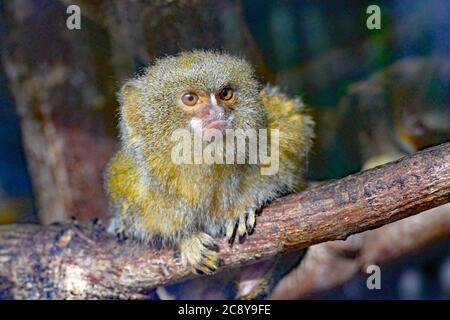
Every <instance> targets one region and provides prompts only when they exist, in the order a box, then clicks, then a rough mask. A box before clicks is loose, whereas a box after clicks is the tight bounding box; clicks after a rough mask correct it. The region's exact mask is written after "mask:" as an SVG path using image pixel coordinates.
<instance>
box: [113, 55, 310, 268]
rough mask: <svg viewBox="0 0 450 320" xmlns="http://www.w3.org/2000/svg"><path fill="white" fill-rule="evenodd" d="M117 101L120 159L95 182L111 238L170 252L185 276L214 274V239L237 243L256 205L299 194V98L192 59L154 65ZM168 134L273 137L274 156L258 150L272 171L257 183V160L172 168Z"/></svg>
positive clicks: (223, 64) (247, 71) (306, 120)
mask: <svg viewBox="0 0 450 320" xmlns="http://www.w3.org/2000/svg"><path fill="white" fill-rule="evenodd" d="M119 100H120V101H119V102H120V117H119V130H120V149H119V151H118V152H117V153H116V154H115V155H114V157H113V158H112V159H111V161H110V163H109V164H108V167H107V169H106V174H105V180H106V189H107V192H108V195H109V198H110V206H111V209H112V210H113V212H114V219H113V228H114V230H115V232H121V233H123V234H125V235H126V236H128V237H131V238H134V239H136V240H138V241H140V242H143V243H145V244H152V245H159V246H176V247H178V249H179V251H180V254H181V259H182V261H183V263H185V264H186V265H187V266H188V267H189V268H190V269H191V270H192V271H196V272H203V273H211V272H214V271H215V270H216V268H217V264H218V258H217V257H218V256H217V248H216V244H215V240H214V237H217V236H219V235H226V236H227V237H228V238H229V239H230V240H231V241H233V239H234V238H235V237H237V236H239V238H240V239H243V238H244V237H245V235H246V234H249V233H250V232H251V231H252V229H253V227H254V225H255V219H256V214H255V212H256V211H257V210H258V209H259V208H260V207H261V206H262V205H263V204H264V203H266V202H267V201H270V200H272V199H274V198H276V197H277V196H280V195H281V194H286V193H289V192H293V191H297V190H298V189H299V188H301V187H302V171H303V169H304V164H305V158H306V155H307V153H308V151H309V149H310V146H311V141H312V136H313V120H312V119H311V117H310V116H309V115H307V114H306V113H305V108H304V106H303V104H302V102H301V100H300V99H299V98H296V99H290V98H288V97H287V96H286V95H284V94H281V93H280V92H279V91H278V89H277V88H275V87H269V86H268V87H265V88H263V87H262V86H261V85H260V84H259V83H258V81H257V80H256V78H255V75H254V71H253V69H252V67H251V66H250V65H249V64H248V63H247V62H246V61H244V60H242V59H240V58H236V57H232V56H230V55H227V54H223V53H218V52H213V51H193V52H183V53H180V54H178V55H176V56H170V57H165V58H162V59H159V60H157V61H156V62H155V63H153V65H151V66H150V67H148V68H147V69H146V70H145V72H144V73H143V74H142V75H140V76H138V77H136V78H134V79H131V80H129V81H127V82H126V83H125V84H124V86H123V87H122V89H121V91H120V94H119ZM177 129H185V130H187V132H189V133H190V134H192V136H198V135H202V133H204V132H205V131H206V130H209V129H214V130H215V132H217V131H218V132H220V133H225V132H228V131H229V130H236V129H242V130H247V129H251V130H260V129H267V130H268V132H269V135H270V132H271V131H272V130H274V129H276V130H277V132H278V133H279V140H278V149H274V150H272V149H270V147H268V149H270V150H271V155H270V156H271V157H277V158H278V170H277V171H276V172H275V173H273V174H266V175H264V174H262V173H261V169H262V168H263V167H264V166H266V164H263V163H262V162H261V161H259V160H258V162H257V163H248V161H245V163H238V162H236V161H235V162H234V163H228V162H227V163H197V164H194V163H193V164H179V163H174V161H173V148H174V146H175V144H176V141H174V140H173V138H172V137H173V133H174V131H175V130H177ZM257 139H261V138H260V136H259V135H258V136H257ZM266 140H267V142H268V144H270V143H273V142H272V139H271V138H268V139H266ZM201 141H202V144H203V143H204V144H206V143H208V142H211V140H208V139H206V140H201ZM258 142H261V141H258ZM246 150H247V149H246ZM247 151H248V150H247ZM226 152H229V150H226ZM232 152H233V153H236V157H237V156H238V155H239V153H240V152H245V150H244V151H242V150H236V149H235V148H233V151H232ZM250 155H251V154H249V152H247V153H246V154H245V155H244V158H245V159H247V160H248V158H249V156H250ZM234 234H236V235H234Z"/></svg>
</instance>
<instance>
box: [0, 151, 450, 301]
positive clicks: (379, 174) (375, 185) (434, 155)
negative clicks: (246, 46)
mask: <svg viewBox="0 0 450 320" xmlns="http://www.w3.org/2000/svg"><path fill="white" fill-rule="evenodd" d="M449 201H450V143H446V144H442V145H440V146H437V147H434V148H430V149H427V150H424V151H421V152H418V153H416V154H414V155H412V156H408V157H405V158H402V159H400V160H398V161H395V162H392V163H389V164H386V165H384V166H381V167H377V168H374V169H371V170H368V171H365V172H362V173H359V174H356V175H351V176H348V177H346V178H343V179H341V180H338V181H334V182H331V183H327V184H325V185H322V186H320V187H316V188H313V189H310V190H306V191H304V192H302V193H298V194H295V195H291V196H288V197H285V198H282V199H279V200H277V201H274V202H273V203H271V204H270V205H268V206H267V207H266V208H264V210H263V211H262V214H261V215H260V216H259V219H258V221H257V223H258V225H257V227H256V229H255V232H254V234H253V235H251V236H250V238H249V239H247V241H246V242H244V243H243V244H236V245H234V246H233V247H230V246H229V245H228V244H227V243H226V241H225V239H222V240H220V241H219V246H220V258H221V260H222V269H226V268H231V267H236V266H240V265H244V264H250V263H253V262H255V261H258V260H261V259H264V258H268V257H271V256H274V255H276V254H278V253H280V252H286V251H288V250H291V249H299V248H304V247H307V246H310V245H313V244H316V243H319V242H324V241H328V240H337V239H345V238H346V237H348V236H349V235H350V234H354V233H358V232H362V231H365V230H368V229H373V228H376V227H379V226H381V225H384V224H388V223H390V222H393V221H396V220H399V219H402V218H404V217H407V216H411V215H414V214H416V213H419V212H421V211H424V210H427V209H430V208H433V207H436V206H439V205H442V204H444V203H447V202H449ZM0 244H1V245H0V295H3V296H4V297H5V296H6V297H8V296H9V297H14V298H96V297H102V298H141V297H145V296H146V295H147V294H148V292H149V291H148V289H149V288H152V287H155V286H158V285H163V284H168V283H172V282H175V281H179V280H181V279H185V278H187V277H189V276H191V275H190V274H189V271H188V270H187V269H186V268H184V267H183V266H182V265H181V262H180V260H179V259H178V258H177V257H176V255H175V252H174V251H171V250H165V251H158V250H155V249H150V248H145V247H143V246H138V245H135V244H131V243H129V242H123V243H120V244H119V243H117V242H116V241H115V240H114V239H112V238H111V237H109V236H108V235H107V234H106V233H105V232H104V230H103V228H100V227H98V226H92V225H90V226H75V225H53V226H49V227H39V226H30V225H28V226H12V227H11V226H9V227H1V228H0Z"/></svg>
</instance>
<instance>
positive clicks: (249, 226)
mask: <svg viewBox="0 0 450 320" xmlns="http://www.w3.org/2000/svg"><path fill="white" fill-rule="evenodd" d="M255 222H256V210H255V209H250V210H248V211H247V212H244V213H239V214H238V215H237V216H236V217H234V219H230V220H229V221H228V223H227V225H226V230H225V234H226V237H227V238H228V242H229V243H233V242H234V239H235V236H236V235H239V241H242V240H244V238H245V235H249V234H250V233H251V232H252V231H253V228H254V227H255ZM236 226H237V232H236V233H235V232H234V230H235V229H236Z"/></svg>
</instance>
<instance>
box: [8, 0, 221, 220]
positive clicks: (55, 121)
mask: <svg viewBox="0 0 450 320" xmlns="http://www.w3.org/2000/svg"><path fill="white" fill-rule="evenodd" d="M69 4H79V5H80V7H81V13H82V14H83V18H82V20H81V30H69V29H67V27H66V19H67V17H68V14H67V13H66V9H67V5H69ZM209 5H211V2H210V1H168V0H167V1H166V0H158V1H149V0H140V1H123V0H117V1H104V0H96V1H55V0H11V1H6V2H5V4H4V17H2V22H3V19H4V27H5V30H6V32H5V34H4V35H3V37H2V39H1V40H2V61H3V65H4V68H5V73H6V75H7V79H8V85H9V88H10V90H11V93H12V96H13V98H14V100H15V105H16V109H17V112H18V114H19V117H20V124H21V129H22V136H23V141H24V148H25V153H26V156H27V161H28V167H29V170H30V176H31V179H32V183H33V189H34V195H35V198H36V203H37V209H38V214H39V220H40V222H41V223H43V224H48V223H52V222H55V221H64V220H68V219H69V218H70V217H76V218H77V219H90V218H94V217H105V216H107V205H106V199H105V196H104V192H103V188H102V171H103V169H104V166H105V164H106V162H107V161H108V159H109V158H110V156H111V154H112V152H113V149H114V145H115V136H116V135H117V132H116V129H115V124H116V120H117V118H116V114H117V113H116V109H117V102H116V92H117V91H118V89H119V86H120V82H121V81H123V80H124V79H127V78H130V77H132V76H133V74H134V73H135V72H136V71H137V70H138V69H139V67H140V66H142V65H146V64H148V63H149V62H150V61H151V60H152V59H154V58H155V57H159V56H164V55H166V54H173V53H175V52H178V51H181V50H189V49H192V48H199V47H204V48H217V47H219V44H218V43H220V40H218V38H220V37H218V36H217V34H218V32H216V28H215V26H216V25H217V24H218V21H217V19H215V17H214V16H213V15H211V14H210V13H211V12H214V10H210V9H208V6H209ZM85 14H86V15H87V16H88V17H89V18H88V17H86V16H84V15H85ZM187 17H188V18H189V23H185V21H186V19H188V18H187Z"/></svg>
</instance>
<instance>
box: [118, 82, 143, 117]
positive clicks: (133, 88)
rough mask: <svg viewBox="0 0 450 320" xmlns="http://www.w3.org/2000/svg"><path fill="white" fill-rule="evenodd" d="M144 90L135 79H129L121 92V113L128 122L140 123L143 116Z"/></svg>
mask: <svg viewBox="0 0 450 320" xmlns="http://www.w3.org/2000/svg"><path fill="white" fill-rule="evenodd" d="M141 100H142V91H141V89H140V86H139V83H138V82H137V81H135V80H130V81H127V82H126V83H125V84H124V85H123V86H122V88H121V89H120V92H119V102H120V107H121V114H122V117H123V118H124V120H125V121H126V123H128V124H130V125H133V124H135V125H138V124H139V122H141V121H140V118H141V112H140V108H139V106H140V104H141Z"/></svg>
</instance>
